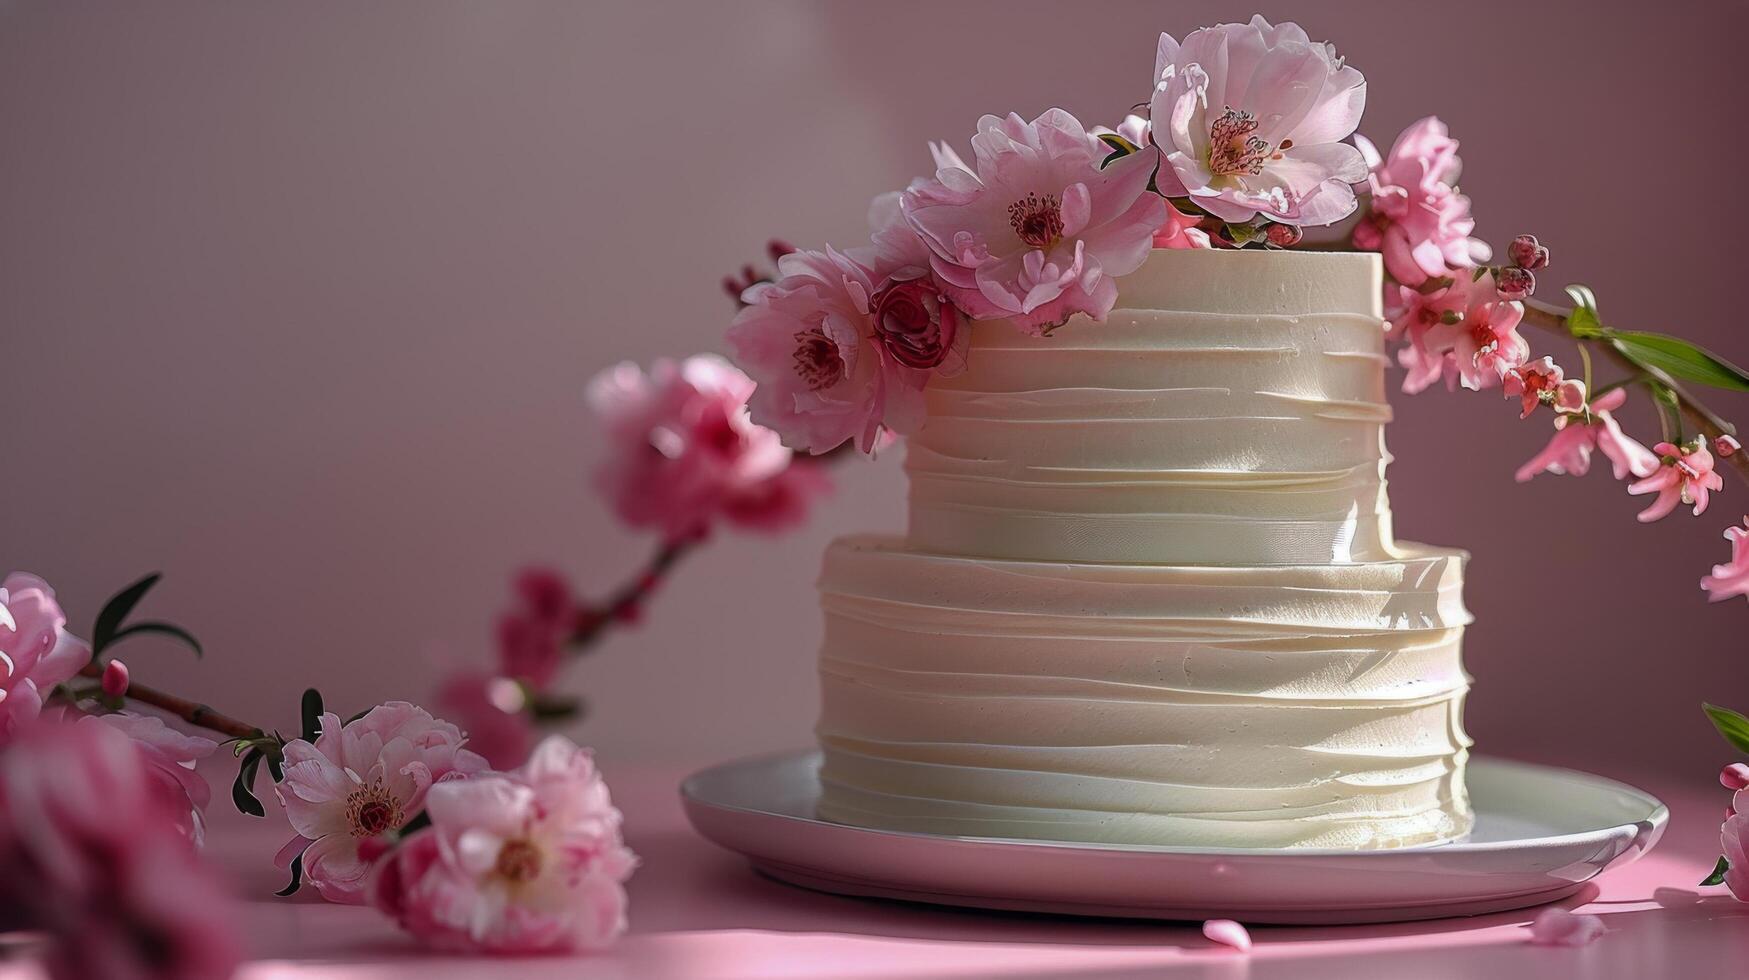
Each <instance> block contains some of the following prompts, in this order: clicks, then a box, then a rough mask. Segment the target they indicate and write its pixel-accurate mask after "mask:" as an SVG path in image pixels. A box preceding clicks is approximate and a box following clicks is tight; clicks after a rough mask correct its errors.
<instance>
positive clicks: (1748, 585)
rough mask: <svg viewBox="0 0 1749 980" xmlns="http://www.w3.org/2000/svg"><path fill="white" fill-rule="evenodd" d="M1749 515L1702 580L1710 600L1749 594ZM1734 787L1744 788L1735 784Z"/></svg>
mask: <svg viewBox="0 0 1749 980" xmlns="http://www.w3.org/2000/svg"><path fill="white" fill-rule="evenodd" d="M1746 525H1749V517H1745V518H1743V524H1741V525H1738V526H1735V527H1728V528H1725V540H1726V541H1729V542H1731V560H1730V561H1728V562H1726V563H1725V564H1723V565H1714V566H1713V573H1712V574H1711V575H1708V576H1707V577H1706V578H1703V579H1701V580H1700V587H1701V588H1702V589H1705V590H1706V592H1707V601H1708V602H1718V601H1720V600H1723V599H1729V598H1731V597H1732V596H1737V595H1741V596H1749V529H1746V527H1745V526H1746ZM1732 788H1733V789H1742V788H1743V787H1742V786H1734V787H1732Z"/></svg>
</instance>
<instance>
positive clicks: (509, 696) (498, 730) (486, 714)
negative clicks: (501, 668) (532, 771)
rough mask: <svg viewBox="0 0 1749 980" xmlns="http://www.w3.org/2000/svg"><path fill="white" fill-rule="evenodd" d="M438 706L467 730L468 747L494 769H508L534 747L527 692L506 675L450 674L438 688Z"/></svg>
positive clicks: (532, 725)
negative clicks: (527, 709)
mask: <svg viewBox="0 0 1749 980" xmlns="http://www.w3.org/2000/svg"><path fill="white" fill-rule="evenodd" d="M436 701H437V707H438V709H439V710H441V711H442V712H443V713H444V716H445V717H448V718H454V719H455V720H456V721H457V722H458V723H460V725H461V727H462V729H463V731H465V732H466V733H467V737H468V749H469V750H470V751H472V752H477V753H479V754H480V756H482V757H483V758H484V759H485V760H486V763H487V764H488V765H490V766H491V767H492V768H493V769H509V768H512V767H514V766H515V765H516V764H517V763H519V762H521V761H522V760H524V759H526V758H528V751H529V749H531V748H533V747H534V742H535V734H536V733H535V727H534V721H533V720H532V719H531V718H530V717H529V714H528V712H527V711H526V710H524V709H525V708H526V707H527V705H526V695H525V693H524V692H523V690H522V688H521V687H520V686H519V685H518V684H517V683H516V682H515V681H513V680H511V679H509V678H507V677H494V676H492V675H491V674H487V673H483V672H479V671H462V672H458V673H455V674H452V675H450V677H449V679H448V680H446V681H444V682H443V684H442V685H440V686H439V687H438V689H437V695H436Z"/></svg>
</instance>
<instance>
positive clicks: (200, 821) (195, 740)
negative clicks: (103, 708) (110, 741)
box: [78, 661, 219, 845]
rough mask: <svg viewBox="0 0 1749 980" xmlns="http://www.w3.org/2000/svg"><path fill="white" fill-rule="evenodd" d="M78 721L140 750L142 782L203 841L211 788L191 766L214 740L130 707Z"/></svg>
mask: <svg viewBox="0 0 1749 980" xmlns="http://www.w3.org/2000/svg"><path fill="white" fill-rule="evenodd" d="M112 662H113V661H112ZM78 724H81V725H104V726H107V727H109V728H113V729H115V730H117V731H119V732H121V733H122V734H123V735H126V736H127V737H128V738H129V739H131V740H132V741H133V743H134V748H136V749H138V750H139V751H140V762H141V766H142V769H143V771H144V772H145V774H146V782H147V785H148V786H149V787H150V788H151V790H152V791H153V793H154V794H155V795H157V796H158V797H159V798H160V799H161V800H163V801H164V804H165V806H164V810H165V812H167V813H170V814H172V815H173V816H174V817H175V821H176V827H177V829H178V830H180V831H181V832H182V834H183V836H185V837H187V838H188V839H189V840H191V841H193V842H194V843H195V844H196V845H199V844H201V843H202V842H204V841H205V839H206V808H207V804H208V803H209V802H211V800H212V789H211V787H209V786H208V785H207V781H206V777H204V776H202V775H201V774H200V773H199V772H196V771H195V766H196V764H197V763H199V762H200V760H202V759H204V758H206V757H207V756H209V755H212V754H213V750H214V749H217V748H218V747H219V743H217V742H215V741H213V740H212V739H210V738H207V737H205V736H203V735H190V734H187V733H185V732H180V731H177V730H176V729H174V728H171V727H170V726H169V725H166V724H165V723H164V721H163V720H162V719H160V718H156V717H153V716H151V715H142V714H135V713H134V712H131V711H117V712H114V713H112V714H107V715H88V716H86V717H85V718H82V719H80V721H79V722H78Z"/></svg>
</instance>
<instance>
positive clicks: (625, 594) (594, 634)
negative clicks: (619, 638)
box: [570, 532, 709, 653]
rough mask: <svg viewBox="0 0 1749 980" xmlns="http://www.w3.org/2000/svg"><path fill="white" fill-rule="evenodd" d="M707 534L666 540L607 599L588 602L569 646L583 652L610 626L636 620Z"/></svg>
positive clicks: (580, 615) (578, 615)
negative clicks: (657, 590) (669, 575)
mask: <svg viewBox="0 0 1749 980" xmlns="http://www.w3.org/2000/svg"><path fill="white" fill-rule="evenodd" d="M708 537H709V536H708V535H707V534H705V533H703V532H700V533H696V534H689V535H684V536H681V537H676V538H669V539H667V540H665V541H663V542H662V544H661V545H660V546H659V547H657V549H656V552H655V554H654V555H652V556H651V557H650V560H649V561H648V562H646V563H645V564H644V567H643V568H642V569H641V570H640V571H639V572H638V573H637V574H636V575H634V576H633V577H632V578H631V579H630V580H629V581H627V582H626V583H625V584H623V585H621V586H620V587H619V588H617V589H615V590H614V591H613V592H611V593H609V595H608V597H607V600H606V601H605V602H602V603H601V604H599V605H593V606H590V605H586V606H584V607H582V608H581V609H580V610H579V611H578V613H577V622H576V625H575V626H574V627H573V628H572V632H571V637H570V645H571V646H572V647H573V648H575V649H576V652H579V653H580V652H582V648H585V647H588V646H589V645H591V644H593V643H594V642H595V641H596V640H597V639H599V638H600V636H601V634H602V633H603V632H605V631H606V630H607V628H608V627H609V626H610V625H612V624H614V623H635V622H637V621H638V618H639V616H640V614H641V613H642V611H643V605H644V602H645V600H647V599H648V598H649V597H650V595H651V594H653V593H654V592H655V591H656V587H657V586H659V585H661V584H662V580H663V579H664V578H666V577H667V575H668V572H669V570H670V569H672V568H673V567H674V565H675V564H676V563H678V562H679V561H680V559H682V558H684V557H686V556H687V554H689V553H690V552H692V550H693V549H695V548H697V547H698V546H699V545H701V544H703V543H704V542H705V541H706V540H707V539H708Z"/></svg>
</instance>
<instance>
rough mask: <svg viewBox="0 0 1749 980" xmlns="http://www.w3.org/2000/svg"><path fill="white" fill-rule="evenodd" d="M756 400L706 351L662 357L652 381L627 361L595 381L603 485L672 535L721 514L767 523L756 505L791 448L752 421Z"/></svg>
mask: <svg viewBox="0 0 1749 980" xmlns="http://www.w3.org/2000/svg"><path fill="white" fill-rule="evenodd" d="M789 258H790V257H789V256H785V258H784V261H783V262H780V265H784V264H786V263H788V261H789ZM761 288H767V287H761ZM749 309H752V307H750V308H749ZM743 312H745V311H743ZM753 393H754V387H753V382H752V380H750V379H749V378H748V377H747V376H746V375H744V374H742V373H741V372H740V371H738V370H736V369H735V368H734V367H733V366H732V365H730V364H729V363H728V362H727V361H724V360H723V359H722V358H720V357H716V356H715V355H709V354H704V355H698V356H694V357H689V358H687V359H686V360H684V361H680V362H675V361H670V360H659V361H657V362H656V363H655V364H654V365H652V366H651V368H650V373H649V374H645V373H644V372H643V371H641V370H639V368H638V366H637V365H635V364H631V363H625V364H620V365H618V366H616V367H613V368H609V369H608V370H606V371H603V372H602V373H601V374H599V375H597V376H596V377H595V379H594V380H593V381H592V382H590V385H589V401H590V404H591V405H592V406H593V407H594V409H595V412H596V414H597V415H599V416H600V417H601V419H602V422H603V424H604V426H605V428H606V430H607V435H608V439H609V445H610V450H609V454H608V457H607V459H606V460H605V461H604V462H603V463H602V465H601V467H600V468H599V469H598V470H597V471H596V481H597V485H598V486H599V487H600V488H601V490H602V492H603V493H605V494H606V495H607V497H608V499H609V500H611V501H612V502H613V505H614V509H615V511H616V512H617V513H618V514H619V516H620V519H621V520H624V521H625V522H626V523H627V524H631V525H633V526H635V527H654V528H658V529H660V530H661V531H662V532H663V533H665V534H667V535H669V536H671V537H681V536H686V535H691V534H697V533H700V532H702V531H703V530H704V529H705V528H707V527H708V526H709V525H710V523H711V522H712V521H713V520H715V519H717V518H718V517H725V518H727V519H729V520H730V521H731V522H732V523H736V524H740V525H743V526H760V527H765V526H769V525H770V523H771V522H770V521H769V520H767V519H766V518H768V517H769V516H770V515H768V514H765V513H762V512H760V511H759V509H758V508H757V507H754V506H751V505H750V502H753V501H760V500H765V499H768V498H769V497H770V496H771V487H770V484H772V483H773V482H776V481H781V480H782V479H783V478H784V477H783V474H784V470H785V469H786V468H788V466H789V465H790V451H789V450H788V449H786V448H784V446H783V441H782V438H781V437H780V436H779V435H778V434H777V433H776V432H773V431H772V430H770V429H767V428H765V427H763V426H761V425H758V424H756V423H755V422H754V421H753V419H752V418H751V417H750V416H749V414H748V411H747V400H748V398H749V397H750V396H752V395H753ZM802 510H803V512H805V508H803V509H802ZM789 516H794V514H793V513H791V512H786V517H789Z"/></svg>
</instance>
